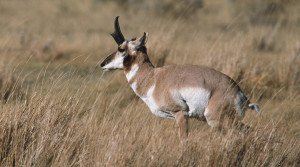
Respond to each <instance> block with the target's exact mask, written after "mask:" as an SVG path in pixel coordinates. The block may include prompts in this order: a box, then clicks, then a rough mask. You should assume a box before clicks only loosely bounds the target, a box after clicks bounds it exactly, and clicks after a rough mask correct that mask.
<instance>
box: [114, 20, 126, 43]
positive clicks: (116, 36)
mask: <svg viewBox="0 0 300 167" xmlns="http://www.w3.org/2000/svg"><path fill="white" fill-rule="evenodd" d="M118 19H119V16H117V17H116V19H115V32H113V33H111V34H110V35H111V36H112V37H113V38H114V39H115V41H116V42H117V44H118V45H120V44H122V43H123V42H124V41H125V38H124V36H123V34H122V32H121V29H120V26H119V21H118Z"/></svg>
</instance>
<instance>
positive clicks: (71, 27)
mask: <svg viewBox="0 0 300 167" xmlns="http://www.w3.org/2000/svg"><path fill="white" fill-rule="evenodd" d="M248 5H249V4H248ZM299 5H300V4H299V3H296V2H289V3H286V4H285V5H284V8H285V9H286V10H285V12H284V13H283V14H281V15H280V16H278V17H279V20H278V21H276V23H275V24H271V23H270V24H255V25H253V24H251V23H249V22H247V20H245V19H244V13H243V11H239V10H241V9H243V8H240V6H238V7H235V6H232V4H227V3H226V2H225V1H224V2H219V1H209V2H208V1H205V3H204V6H203V8H202V9H201V10H199V11H198V12H196V13H195V14H193V15H191V16H190V17H188V18H186V17H185V16H182V17H180V16H179V18H174V17H170V16H169V15H166V16H160V17H157V15H155V14H153V15H149V13H151V11H148V12H147V11H146V12H144V11H137V10H136V8H130V9H128V10H124V9H122V8H119V7H117V6H116V5H115V4H114V3H113V2H96V1H86V2H82V1H79V0H78V1H63V2H62V1H36V0H30V1H28V2H21V1H1V2H0V23H1V24H0V35H1V38H0V62H1V64H0V72H1V73H0V85H1V86H0V92H1V97H3V94H4V93H3V89H4V86H3V85H4V84H3V83H5V84H6V85H7V86H8V87H11V91H10V95H9V96H8V98H7V99H6V100H5V101H3V99H1V104H0V143H1V148H0V166H299V164H300V161H299V159H300V144H299V139H300V121H299V120H300V112H299V110H300V87H299V83H300V74H299V67H300V58H299V56H300V55H299V53H300V52H299V50H300V45H299V42H300V41H299V39H300V38H299V37H300V36H299V35H300V34H299V33H296V32H299V25H298V24H299V23H298V22H297V20H298V21H299V19H300V15H299V12H297V10H296V9H298V8H297V7H299ZM116 11H117V12H116ZM232 11H234V12H232ZM236 13H237V14H236ZM246 13H247V12H246ZM116 15H120V16H121V17H120V23H121V28H122V31H123V33H124V35H125V36H126V37H128V38H131V37H135V36H140V35H142V33H143V32H144V31H149V32H150V38H149V41H148V44H147V46H148V50H149V51H148V52H149V56H150V59H151V60H152V61H153V64H155V65H158V66H161V65H164V64H173V63H176V64H198V65H206V66H209V67H213V68H215V69H217V70H220V71H222V72H224V73H225V74H227V75H229V76H231V77H233V79H235V80H236V81H237V82H239V85H240V86H241V88H242V89H243V90H245V93H246V95H247V97H249V98H250V100H251V101H252V102H257V103H259V104H260V105H261V110H262V114H261V115H257V114H256V113H254V112H252V111H248V112H247V114H246V117H245V119H244V120H243V122H244V123H245V124H247V125H250V126H251V129H250V130H249V131H248V132H243V131H237V130H229V131H228V132H227V133H226V134H223V133H220V132H216V131H214V130H212V129H210V127H209V126H208V125H207V124H206V123H205V122H200V121H197V120H191V121H190V125H189V126H190V136H189V143H188V147H187V150H186V151H185V152H183V151H182V148H181V146H180V141H179V138H178V136H177V127H176V125H175V121H173V120H167V119H161V118H157V117H155V116H154V115H152V114H151V112H150V111H149V109H148V108H147V106H146V105H145V104H144V103H143V102H142V101H141V100H140V99H138V98H137V97H136V96H135V95H134V93H133V91H132V90H131V89H130V87H129V86H128V85H127V83H126V79H125V77H124V76H123V75H124V74H123V73H122V72H121V71H115V72H108V73H103V72H102V71H101V70H100V69H99V68H95V67H96V66H97V65H98V64H99V62H101V60H103V59H104V58H105V57H106V56H107V55H108V54H109V53H110V52H112V51H114V50H115V49H116V45H115V43H114V42H113V40H112V38H111V37H110V36H109V35H108V32H111V31H112V28H113V26H112V25H113V19H114V17H115V16H116ZM272 19H274V18H273V17H272ZM49 44H51V46H50V47H48V45H49ZM45 47H46V51H45ZM57 53H60V57H59V58H55V56H56V55H57ZM10 78H13V79H10ZM9 81H12V82H9ZM7 86H6V87H7ZM13 97H14V98H13Z"/></svg>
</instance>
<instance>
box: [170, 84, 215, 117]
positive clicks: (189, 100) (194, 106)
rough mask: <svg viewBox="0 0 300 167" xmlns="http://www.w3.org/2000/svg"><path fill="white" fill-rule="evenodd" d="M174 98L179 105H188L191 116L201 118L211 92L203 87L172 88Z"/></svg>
mask: <svg viewBox="0 0 300 167" xmlns="http://www.w3.org/2000/svg"><path fill="white" fill-rule="evenodd" d="M172 95H173V98H174V100H175V101H176V102H177V103H178V105H180V106H182V107H184V108H186V107H185V106H186V105H187V106H188V109H189V110H188V115H189V117H195V118H201V117H202V116H203V113H204V111H205V107H206V106H207V104H208V101H209V98H210V92H209V91H207V90H206V89H203V88H183V89H180V90H172Z"/></svg>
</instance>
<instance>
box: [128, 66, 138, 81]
mask: <svg viewBox="0 0 300 167" xmlns="http://www.w3.org/2000/svg"><path fill="white" fill-rule="evenodd" d="M138 70H139V66H138V65H137V64H134V65H133V66H132V67H131V70H130V71H129V72H128V73H127V74H126V78H127V81H128V82H129V81H130V80H131V79H132V78H133V77H134V76H135V74H136V72H137V71H138Z"/></svg>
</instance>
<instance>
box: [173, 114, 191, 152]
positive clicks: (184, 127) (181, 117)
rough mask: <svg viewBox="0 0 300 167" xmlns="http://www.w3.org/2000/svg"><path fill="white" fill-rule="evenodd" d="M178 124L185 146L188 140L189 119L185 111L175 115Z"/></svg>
mask: <svg viewBox="0 0 300 167" xmlns="http://www.w3.org/2000/svg"><path fill="white" fill-rule="evenodd" d="M174 115H175V119H176V123H177V125H178V126H179V138H180V140H181V144H182V145H183V146H185V145H186V143H187V140H188V117H187V115H186V113H185V112H184V111H178V112H176V113H175V114H174Z"/></svg>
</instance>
